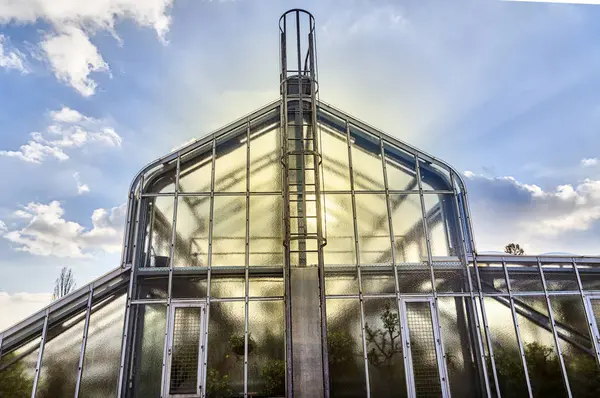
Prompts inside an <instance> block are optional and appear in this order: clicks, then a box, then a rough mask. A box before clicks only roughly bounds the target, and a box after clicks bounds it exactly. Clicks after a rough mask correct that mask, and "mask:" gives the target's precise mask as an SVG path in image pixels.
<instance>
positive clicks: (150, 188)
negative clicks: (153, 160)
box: [144, 161, 177, 193]
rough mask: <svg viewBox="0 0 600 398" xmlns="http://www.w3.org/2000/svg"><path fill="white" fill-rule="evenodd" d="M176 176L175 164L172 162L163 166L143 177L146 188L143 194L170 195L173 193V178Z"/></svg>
mask: <svg viewBox="0 0 600 398" xmlns="http://www.w3.org/2000/svg"><path fill="white" fill-rule="evenodd" d="M176 174H177V163H176V161H173V162H171V163H168V164H165V165H164V166H162V167H161V168H159V169H158V170H156V171H155V172H154V173H149V174H148V175H146V176H144V178H145V181H146V184H145V185H146V187H145V188H144V192H149V193H170V192H175V176H176Z"/></svg>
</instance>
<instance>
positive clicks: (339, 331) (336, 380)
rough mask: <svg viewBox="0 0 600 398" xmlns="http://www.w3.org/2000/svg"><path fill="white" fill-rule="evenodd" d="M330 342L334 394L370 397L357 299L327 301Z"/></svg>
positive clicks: (331, 382) (329, 355)
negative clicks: (368, 394)
mask: <svg viewBox="0 0 600 398" xmlns="http://www.w3.org/2000/svg"><path fill="white" fill-rule="evenodd" d="M327 344H328V357H329V376H330V378H331V380H330V386H331V397H334V398H335V397H364V396H366V394H367V392H366V383H365V369H364V361H363V344H362V332H361V326H360V304H359V301H358V300H357V299H349V300H346V299H335V300H327Z"/></svg>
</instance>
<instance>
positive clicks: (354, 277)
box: [325, 267, 358, 296]
mask: <svg viewBox="0 0 600 398" xmlns="http://www.w3.org/2000/svg"><path fill="white" fill-rule="evenodd" d="M325 294H326V295H328V296H334V295H344V294H358V272H357V269H356V267H348V269H346V270H344V271H341V270H340V271H338V269H335V271H325Z"/></svg>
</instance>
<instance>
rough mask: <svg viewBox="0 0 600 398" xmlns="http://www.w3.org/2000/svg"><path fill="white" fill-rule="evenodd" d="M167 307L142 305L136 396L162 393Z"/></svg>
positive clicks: (135, 379) (135, 375) (135, 385)
mask: <svg viewBox="0 0 600 398" xmlns="http://www.w3.org/2000/svg"><path fill="white" fill-rule="evenodd" d="M166 316H167V307H166V306H165V305H162V304H151V305H140V306H139V312H138V317H139V319H140V325H139V327H140V331H139V333H140V337H139V338H140V340H141V347H140V348H139V349H138V350H139V351H138V352H137V354H136V364H135V371H134V373H133V375H134V387H133V389H134V396H135V397H139V398H143V397H157V396H159V395H160V385H161V377H162V361H163V350H164V342H165V327H166Z"/></svg>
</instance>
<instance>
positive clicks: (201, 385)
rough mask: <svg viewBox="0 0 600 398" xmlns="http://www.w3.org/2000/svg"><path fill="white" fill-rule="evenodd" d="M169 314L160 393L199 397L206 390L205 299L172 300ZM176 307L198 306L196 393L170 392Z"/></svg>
mask: <svg viewBox="0 0 600 398" xmlns="http://www.w3.org/2000/svg"><path fill="white" fill-rule="evenodd" d="M171 308H172V311H171V314H170V317H169V318H167V330H168V332H167V333H168V334H167V336H166V338H165V340H166V341H167V346H168V349H167V354H168V357H167V359H166V362H167V365H166V376H165V380H164V384H163V385H162V387H161V394H162V396H165V397H169V398H171V397H173V398H188V397H189V398H193V397H201V396H203V394H204V391H205V390H206V386H205V384H206V383H205V382H204V381H205V380H206V379H205V374H206V373H205V369H204V359H203V358H204V356H205V351H208V350H207V349H206V343H205V341H206V340H205V339H206V333H207V330H208V322H207V320H206V301H205V300H197V301H196V300H194V301H190V302H185V303H184V302H172V303H171ZM177 308H200V320H199V322H200V333H199V336H198V339H199V340H198V344H199V345H198V347H199V350H198V371H197V372H198V385H197V386H196V394H171V393H170V386H171V365H172V360H173V339H174V336H173V333H174V328H173V326H174V324H175V311H176V309H177Z"/></svg>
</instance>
